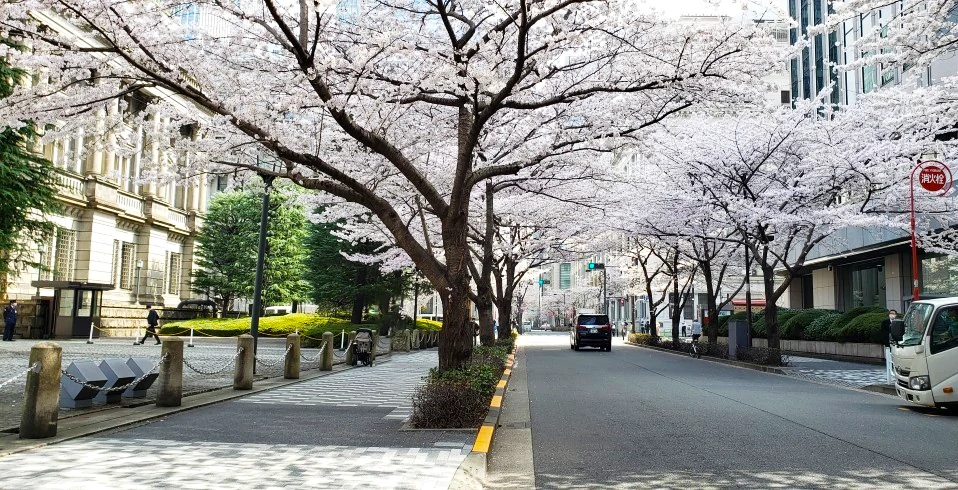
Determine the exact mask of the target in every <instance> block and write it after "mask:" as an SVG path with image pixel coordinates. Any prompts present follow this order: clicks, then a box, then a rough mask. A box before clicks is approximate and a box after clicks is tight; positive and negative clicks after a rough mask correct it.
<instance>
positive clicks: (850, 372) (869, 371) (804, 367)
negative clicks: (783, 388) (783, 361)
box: [782, 356, 888, 388]
mask: <svg viewBox="0 0 958 490" xmlns="http://www.w3.org/2000/svg"><path fill="white" fill-rule="evenodd" d="M782 371H783V372H785V373H786V374H788V375H789V376H795V377H799V378H805V379H808V380H811V381H818V382H824V383H829V384H835V385H839V386H847V387H852V388H862V387H864V386H872V385H886V384H887V383H888V380H887V378H886V376H885V368H884V366H877V365H874V364H862V363H855V362H848V361H833V360H829V359H817V358H811V357H798V356H792V357H790V358H789V366H788V367H785V368H782Z"/></svg>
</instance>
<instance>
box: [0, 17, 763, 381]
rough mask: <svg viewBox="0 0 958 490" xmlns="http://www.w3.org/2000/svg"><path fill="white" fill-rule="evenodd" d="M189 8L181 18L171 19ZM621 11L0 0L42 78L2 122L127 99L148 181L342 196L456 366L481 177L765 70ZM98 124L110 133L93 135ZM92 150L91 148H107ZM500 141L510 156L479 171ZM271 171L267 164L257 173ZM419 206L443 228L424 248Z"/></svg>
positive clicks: (748, 91) (90, 119) (582, 151)
mask: <svg viewBox="0 0 958 490" xmlns="http://www.w3.org/2000/svg"><path fill="white" fill-rule="evenodd" d="M194 6H195V7H196V8H198V13H197V16H196V17H195V18H191V17H189V16H184V15H182V14H183V9H185V8H193V7H194ZM633 7H634V5H633V3H632V2H631V0H604V1H594V0H507V1H503V2H497V3H495V4H490V3H489V2H487V1H485V0H461V1H451V0H379V1H375V2H357V4H356V7H355V8H342V9H338V8H337V7H336V5H335V2H331V1H326V0H321V1H317V2H305V1H302V2H288V3H281V2H275V1H274V0H254V1H249V2H245V1H244V2H233V1H228V0H209V1H204V2H196V3H191V4H189V5H184V4H183V3H182V2H180V1H179V0H176V1H173V0H150V1H139V0H135V1H129V0H106V1H103V0H62V1H59V2H57V3H56V4H55V5H54V4H51V3H50V2H48V1H46V0H23V1H18V2H6V3H3V4H2V6H0V19H3V20H2V21H0V23H2V24H0V25H2V28H3V29H5V30H7V31H9V32H15V33H16V34H17V35H18V36H21V37H22V39H23V40H24V41H25V42H26V43H28V44H30V45H31V47H32V51H31V52H30V53H29V54H28V55H24V54H20V53H12V52H7V53H5V54H6V55H8V56H10V57H11V58H12V62H13V63H15V64H17V65H18V66H23V67H24V68H25V69H28V70H32V71H33V72H34V73H37V74H38V75H40V76H41V79H40V80H39V83H37V84H35V85H33V86H31V87H23V88H21V90H19V91H18V92H17V93H15V94H13V95H12V96H11V97H9V98H7V99H5V100H4V107H3V109H0V124H2V125H13V126H15V125H18V124H19V122H18V121H21V120H24V119H27V120H34V121H37V122H38V123H40V124H43V125H46V124H51V125H52V126H50V128H51V129H50V130H49V132H48V135H47V137H48V138H56V137H57V136H58V135H65V134H69V133H70V132H74V131H81V130H82V131H87V132H88V133H92V134H97V132H102V130H103V129H104V128H105V127H109V126H110V124H112V123H113V121H112V120H111V118H112V117H114V115H115V114H121V113H122V112H123V107H122V105H121V106H120V110H119V111H116V110H113V108H115V107H116V105H115V101H117V100H118V99H120V98H122V97H123V96H124V95H126V94H130V93H133V92H146V93H148V94H150V95H152V96H153V97H154V99H153V103H152V104H150V106H149V107H148V108H147V109H146V110H145V111H143V113H142V115H141V116H139V117H141V122H148V121H149V122H152V123H153V124H151V125H148V126H150V127H152V129H151V131H152V132H153V134H152V135H151V141H152V142H153V144H154V145H156V146H157V149H158V150H159V151H162V152H163V153H164V154H173V153H176V154H180V155H183V157H182V158H176V159H170V160H171V161H172V162H177V163H175V164H173V163H170V162H169V161H167V160H165V159H164V161H163V163H160V164H158V165H157V168H156V169H153V170H151V171H150V172H148V175H151V176H154V178H160V179H162V178H173V176H174V175H175V174H177V173H179V174H181V175H182V174H193V173H196V172H200V171H202V170H203V169H204V168H206V167H207V166H209V165H210V164H216V165H228V166H232V167H236V168H245V169H250V170H258V171H259V172H263V173H268V174H270V175H274V176H276V177H280V178H288V179H290V180H292V181H293V182H295V183H297V184H299V185H301V186H303V187H305V188H308V189H314V190H318V191H323V192H325V193H328V194H329V195H332V196H336V197H337V198H338V199H340V200H343V201H347V202H351V203H355V204H357V205H359V206H362V207H364V208H366V209H368V210H369V212H370V213H371V214H372V215H374V216H375V217H376V218H377V219H378V220H379V221H380V222H381V223H382V226H383V227H384V228H385V229H386V230H388V232H389V234H390V235H391V236H392V237H393V239H394V240H393V241H394V243H395V244H396V245H397V246H398V247H399V248H401V249H402V251H403V252H404V253H405V254H406V255H408V257H409V258H410V259H411V260H412V261H413V262H414V263H415V264H416V266H417V267H418V268H419V270H421V271H422V273H423V274H424V275H425V276H426V277H427V278H428V279H429V281H430V282H431V283H432V284H433V285H434V286H435V288H436V290H437V291H438V292H439V295H440V297H441V298H442V302H443V306H444V311H445V325H444V332H445V335H443V337H442V340H441V341H440V369H447V368H455V367H458V366H460V365H462V364H463V363H464V362H466V360H467V359H468V357H469V355H470V352H471V342H470V339H471V331H470V327H469V325H468V302H469V292H470V284H471V280H472V278H471V277H470V270H469V266H468V262H469V261H470V260H471V257H470V250H469V242H468V229H469V226H468V221H469V217H470V206H471V196H472V194H473V191H474V190H475V189H476V188H477V187H479V188H481V186H482V185H483V183H484V182H485V181H486V180H489V179H494V178H496V177H501V176H508V175H514V174H517V173H519V172H521V171H522V170H523V169H526V168H537V167H540V166H543V165H548V164H549V163H550V161H551V160H552V159H553V158H554V157H555V155H562V156H563V157H564V158H567V159H568V158H571V157H572V156H576V157H577V158H580V159H589V158H590V153H591V152H590V150H591V149H592V148H593V147H596V146H601V145H604V144H607V143H610V142H612V143H614V141H615V140H616V139H618V138H623V137H627V136H629V135H634V134H636V133H637V132H638V131H640V130H642V129H643V128H646V127H649V126H651V125H655V124H657V123H658V122H659V121H662V120H664V119H666V118H668V117H669V116H671V115H672V114H674V113H676V112H678V111H681V110H683V109H685V108H687V107H690V106H691V105H693V104H696V103H698V104H708V103H719V104H724V103H728V102H731V101H734V100H738V99H739V98H741V97H757V94H756V93H755V91H756V90H758V89H759V86H758V85H757V84H754V83H752V82H753V81H754V80H757V79H758V77H759V76H761V75H762V74H763V73H765V72H766V71H767V70H768V69H769V68H770V67H771V66H772V64H773V63H774V62H775V60H771V59H769V57H767V56H766V52H767V46H771V45H773V44H774V43H772V42H770V40H769V37H767V35H766V34H765V33H764V32H763V31H761V26H756V25H750V24H742V23H731V22H729V23H716V24H710V25H707V26H688V25H681V24H676V23H669V22H667V21H664V20H662V19H660V18H657V17H655V16H654V15H650V14H647V13H646V12H644V11H642V10H641V9H637V8H633ZM105 123H106V124H105ZM107 145H108V143H103V144H101V145H100V146H99V147H97V148H93V149H92V151H94V152H97V151H102V150H104V149H109V148H106V146H107ZM496 148H508V149H509V151H508V154H509V155H510V156H509V157H508V158H503V159H499V160H497V161H494V162H493V161H490V160H489V159H488V157H487V155H488V154H490V153H495V151H493V150H494V149H496ZM263 156H265V157H266V159H272V160H277V161H278V162H280V163H281V165H280V166H279V167H277V168H272V169H268V170H264V169H262V168H258V167H257V165H256V162H257V161H262V160H263V158H261V157H263ZM417 213H426V214H428V215H430V216H431V219H433V220H434V221H435V222H436V223H437V224H438V227H439V230H440V231H439V234H438V236H436V237H433V238H434V239H435V241H436V245H437V246H436V247H428V246H427V243H426V242H424V241H423V240H426V238H425V237H423V236H421V235H416V234H415V233H413V232H411V231H410V229H409V226H408V225H409V223H410V222H412V221H414V220H415V217H416V215H417Z"/></svg>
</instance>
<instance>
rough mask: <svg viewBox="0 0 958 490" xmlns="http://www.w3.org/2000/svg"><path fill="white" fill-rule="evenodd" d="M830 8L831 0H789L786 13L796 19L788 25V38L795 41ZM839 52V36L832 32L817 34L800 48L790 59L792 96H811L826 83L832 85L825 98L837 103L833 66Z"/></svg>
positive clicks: (817, 22) (792, 42)
mask: <svg viewBox="0 0 958 490" xmlns="http://www.w3.org/2000/svg"><path fill="white" fill-rule="evenodd" d="M831 12H832V7H831V2H830V0H789V1H788V13H789V15H791V16H792V18H793V19H795V20H796V21H797V22H798V26H796V27H794V28H792V29H791V32H790V33H789V42H790V43H791V44H796V43H798V41H799V39H800V38H803V37H804V36H805V35H806V34H807V33H808V28H809V27H811V26H814V25H818V24H821V23H823V22H824V21H825V16H826V15H827V14H828V13H831ZM838 56H839V49H838V36H837V34H836V33H834V32H832V33H829V34H827V35H824V34H818V35H816V36H814V37H812V39H811V43H810V44H809V45H808V46H807V47H805V48H804V49H802V53H801V55H799V56H798V57H797V58H795V59H793V60H791V63H790V64H791V66H790V67H791V82H792V83H791V86H792V98H793V99H810V98H812V97H815V96H817V95H818V94H819V93H820V92H821V91H822V90H825V88H826V87H828V85H832V88H831V91H830V93H829V94H828V97H827V99H826V100H827V101H828V102H830V103H832V104H838V103H839V93H840V92H839V87H838V75H837V74H836V73H835V71H834V70H833V69H832V67H833V65H834V64H835V63H837V62H838V61H839V60H838Z"/></svg>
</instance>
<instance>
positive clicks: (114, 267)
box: [110, 240, 120, 288]
mask: <svg viewBox="0 0 958 490" xmlns="http://www.w3.org/2000/svg"><path fill="white" fill-rule="evenodd" d="M119 278H120V241H119V240H113V255H112V258H111V261H110V284H112V285H113V287H114V288H115V287H117V286H118V284H117V282H118V279H119Z"/></svg>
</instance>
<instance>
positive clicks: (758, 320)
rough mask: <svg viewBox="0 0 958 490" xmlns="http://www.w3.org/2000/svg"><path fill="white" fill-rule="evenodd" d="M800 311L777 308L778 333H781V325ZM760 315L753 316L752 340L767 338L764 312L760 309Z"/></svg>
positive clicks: (743, 317)
mask: <svg viewBox="0 0 958 490" xmlns="http://www.w3.org/2000/svg"><path fill="white" fill-rule="evenodd" d="M800 311H802V310H793V309H791V308H778V311H777V313H778V327H779V332H781V327H782V325H783V324H784V323H785V322H787V321H788V320H789V319H791V318H792V317H793V316H795V315H797V314H798V313H799V312H800ZM759 313H760V314H757V315H755V320H754V321H753V322H752V338H759V339H764V338H766V337H767V336H768V332H767V331H766V329H765V310H764V309H762V310H761V311H760V312H759ZM742 319H743V320H744V319H745V316H744V315H743V316H742Z"/></svg>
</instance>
